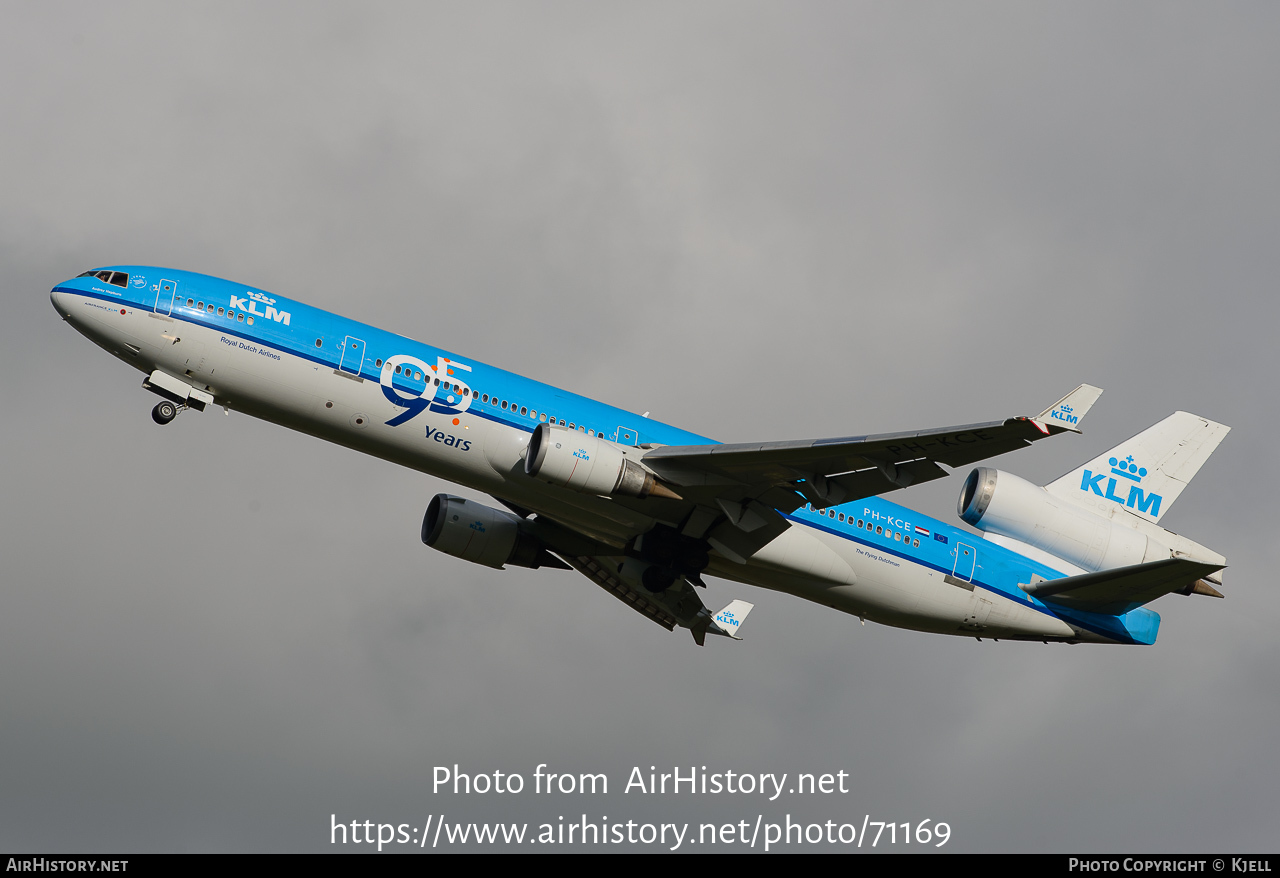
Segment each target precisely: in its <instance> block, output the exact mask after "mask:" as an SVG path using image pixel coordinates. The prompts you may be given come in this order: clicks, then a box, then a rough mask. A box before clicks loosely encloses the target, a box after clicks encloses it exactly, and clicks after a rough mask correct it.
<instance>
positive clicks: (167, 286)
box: [156, 280, 178, 315]
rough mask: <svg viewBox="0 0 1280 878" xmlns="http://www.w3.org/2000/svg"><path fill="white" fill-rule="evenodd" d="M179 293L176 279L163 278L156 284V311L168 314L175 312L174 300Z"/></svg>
mask: <svg viewBox="0 0 1280 878" xmlns="http://www.w3.org/2000/svg"><path fill="white" fill-rule="evenodd" d="M177 295H178V282H177V281H176V280H161V281H160V283H158V284H156V313H157V314H162V315H168V314H171V313H173V300H174V299H175V298H177Z"/></svg>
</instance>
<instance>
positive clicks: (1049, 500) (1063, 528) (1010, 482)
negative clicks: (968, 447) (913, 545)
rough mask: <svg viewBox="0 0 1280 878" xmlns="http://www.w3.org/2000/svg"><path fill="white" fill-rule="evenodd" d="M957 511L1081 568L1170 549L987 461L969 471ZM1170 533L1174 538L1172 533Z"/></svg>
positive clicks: (1126, 562)
mask: <svg viewBox="0 0 1280 878" xmlns="http://www.w3.org/2000/svg"><path fill="white" fill-rule="evenodd" d="M957 511H958V512H959V513H960V518H962V519H963V520H964V521H967V522H968V523H969V524H971V525H973V526H974V527H976V528H978V529H979V530H981V531H984V532H986V533H993V534H998V535H1000V536H1004V537H1008V538H1010V539H1014V540H1017V541H1018V542H1020V543H1025V544H1026V545H1029V546H1033V547H1035V548H1037V549H1040V550H1041V551H1044V552H1047V553H1048V554H1050V555H1053V556H1054V557H1057V558H1061V559H1062V560H1064V561H1067V562H1069V563H1071V564H1074V565H1076V566H1077V567H1079V568H1081V569H1083V570H1109V569H1111V568H1114V567H1126V566H1130V565H1133V564H1141V563H1143V562H1144V561H1155V560H1158V559H1161V558H1168V557H1170V556H1171V555H1172V554H1173V550H1172V549H1171V548H1170V546H1168V545H1165V544H1164V543H1163V542H1162V541H1160V540H1158V539H1156V538H1155V537H1154V536H1152V535H1148V534H1146V533H1142V532H1140V531H1138V530H1136V529H1134V528H1132V527H1128V526H1126V525H1124V524H1120V523H1117V522H1114V521H1111V520H1109V519H1106V518H1103V517H1102V516H1100V515H1095V514H1094V513H1093V512H1091V511H1089V510H1088V509H1085V508H1084V507H1082V506H1077V505H1075V504H1073V503H1070V502H1068V501H1066V500H1063V499H1061V498H1059V497H1055V496H1054V495H1052V494H1050V493H1049V492H1048V491H1046V490H1045V489H1044V488H1041V487H1039V486H1037V485H1033V484H1031V483H1030V482H1028V481H1027V480H1026V479H1021V478H1018V477H1017V476H1015V475H1012V474H1011V473H1007V472H1003V471H1001V470H996V469H992V468H990V467H985V466H981V467H978V468H977V469H975V470H974V471H973V472H971V473H969V478H967V479H966V480H965V483H964V488H963V489H961V491H960V500H959V503H958V504H957ZM1169 536H1170V537H1175V538H1176V534H1169Z"/></svg>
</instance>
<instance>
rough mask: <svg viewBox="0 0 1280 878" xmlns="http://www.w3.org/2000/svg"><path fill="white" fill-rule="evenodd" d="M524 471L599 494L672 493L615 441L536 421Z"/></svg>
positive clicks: (640, 494) (576, 488)
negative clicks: (628, 455) (536, 424)
mask: <svg viewBox="0 0 1280 878" xmlns="http://www.w3.org/2000/svg"><path fill="white" fill-rule="evenodd" d="M524 471H525V472H526V473H528V474H529V475H531V476H533V477H534V478H536V479H541V480H542V481H544V482H550V483H551V484H553V485H557V486H559V487H561V488H570V489H572V490H574V491H579V492H581V493H583V494H597V495H599V496H603V497H610V496H614V495H618V494H620V495H623V496H626V497H648V496H649V495H650V494H652V493H655V492H656V493H657V494H659V495H660V496H672V497H674V496H675V495H674V494H672V493H671V492H670V491H669V490H667V489H664V488H663V487H662V486H661V485H659V484H658V482H657V480H656V479H655V478H654V477H653V474H652V473H650V472H649V471H648V470H646V469H645V468H644V467H643V466H641V465H640V464H638V463H636V462H635V461H633V460H630V459H629V458H628V457H627V456H626V454H625V453H624V452H623V450H622V446H621V445H618V444H617V443H616V442H610V441H609V440H607V439H602V438H600V437H599V436H588V435H586V434H585V433H580V432H578V431H577V430H570V429H568V428H567V427H560V426H556V427H553V426H551V425H550V424H539V425H538V426H537V428H536V429H535V430H534V431H533V436H532V438H530V439H529V448H528V450H527V451H526V452H525V456H524Z"/></svg>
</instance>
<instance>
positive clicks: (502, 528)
mask: <svg viewBox="0 0 1280 878" xmlns="http://www.w3.org/2000/svg"><path fill="white" fill-rule="evenodd" d="M525 525H526V523H525V522H524V521H523V520H522V519H520V518H517V517H516V516H514V515H512V514H511V513H510V512H503V511H502V510H500V509H494V508H492V507H490V506H485V505H484V504H483V503H476V502H475V501H473V500H464V499H462V498H461V497H452V496H450V495H448V494H436V495H435V497H433V498H431V503H430V504H429V505H428V506H427V514H426V516H425V517H424V518H423V519H422V542H423V543H425V544H426V545H428V546H430V547H431V548H433V549H437V550H439V551H441V552H444V553H445V554H446V555H452V556H453V557H455V558H461V559H462V560H464V561H471V562H473V563H476V564H483V565H484V566H486V567H496V568H498V569H499V570H501V569H502V568H503V565H504V564H514V565H515V566H517V567H542V566H548V567H564V566H566V565H565V564H564V562H562V561H560V560H559V559H558V558H555V557H554V556H552V555H551V554H550V553H549V552H548V551H547V550H546V547H545V546H543V544H542V543H541V542H540V541H539V540H538V539H537V537H534V536H533V535H531V534H529V533H527V532H526V530H525Z"/></svg>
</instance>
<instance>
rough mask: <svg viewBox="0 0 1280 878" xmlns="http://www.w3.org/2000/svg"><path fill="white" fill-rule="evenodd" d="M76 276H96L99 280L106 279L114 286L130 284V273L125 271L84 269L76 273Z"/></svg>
mask: <svg viewBox="0 0 1280 878" xmlns="http://www.w3.org/2000/svg"><path fill="white" fill-rule="evenodd" d="M76 277H96V278H97V279H98V280H103V281H106V282H107V283H109V284H111V285H112V286H116V287H127V286H129V275H128V274H126V273H125V272H123V271H84V272H81V273H80V274H78V275H76Z"/></svg>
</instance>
